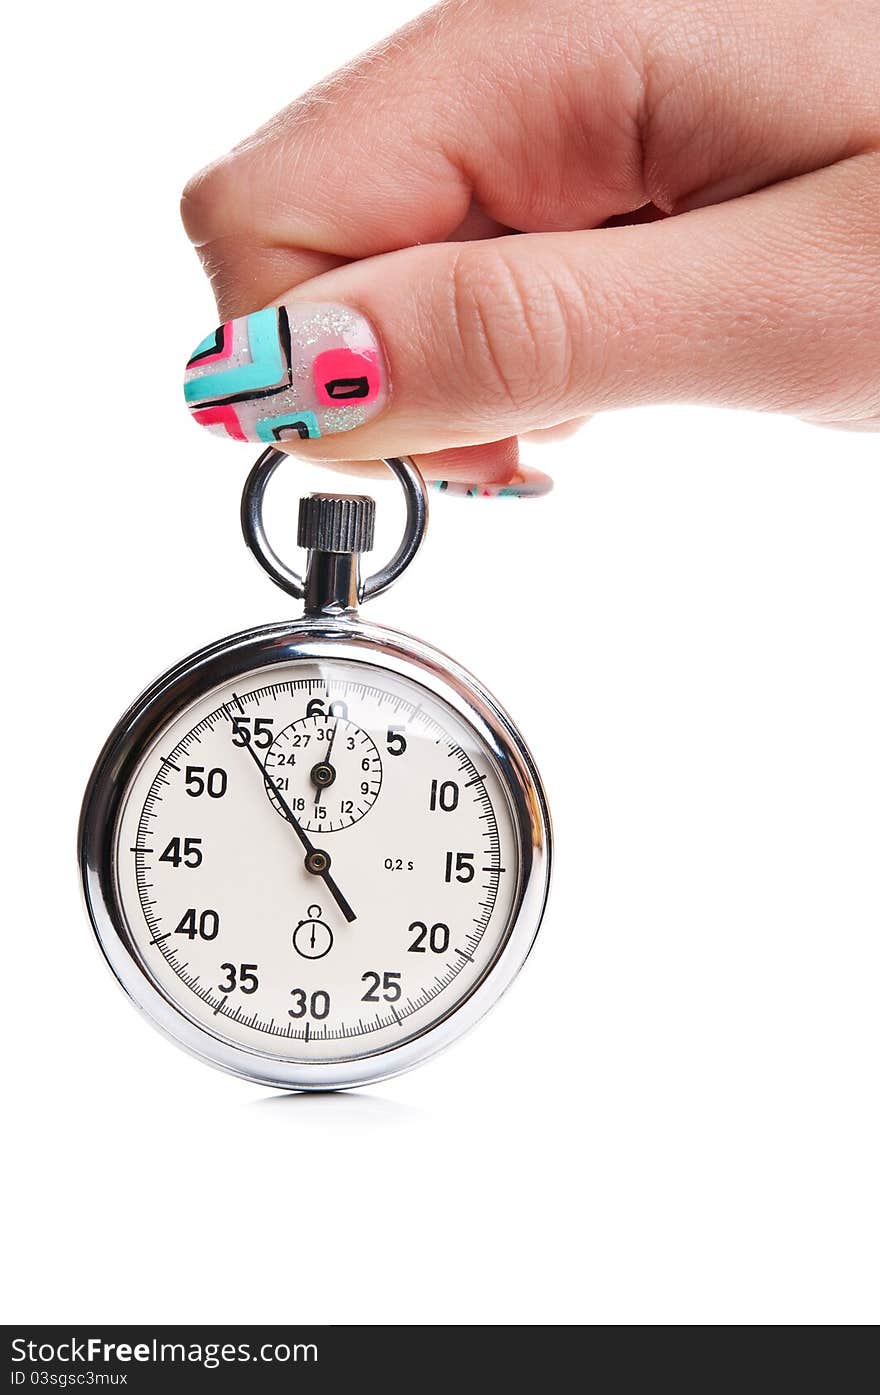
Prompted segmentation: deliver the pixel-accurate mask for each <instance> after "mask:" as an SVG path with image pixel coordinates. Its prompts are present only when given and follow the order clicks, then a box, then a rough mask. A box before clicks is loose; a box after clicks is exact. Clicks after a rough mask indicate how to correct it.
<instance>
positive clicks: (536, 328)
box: [188, 156, 880, 458]
mask: <svg viewBox="0 0 880 1395" xmlns="http://www.w3.org/2000/svg"><path fill="white" fill-rule="evenodd" d="M878 192H880V156H863V157H858V158H856V159H854V160H851V161H848V162H846V163H845V164H843V165H839V166H836V167H834V168H832V169H828V170H823V171H820V172H818V173H816V174H813V175H810V176H808V177H804V178H801V179H797V180H792V181H790V182H788V183H786V184H785V185H781V186H778V187H776V188H774V189H771V190H765V191H762V192H760V193H757V194H753V195H749V196H748V197H746V198H743V199H738V200H734V201H733V202H731V203H728V204H725V205H721V206H718V207H713V208H707V209H701V210H697V211H695V212H692V213H687V214H682V215H681V216H680V217H677V218H674V219H667V220H665V221H663V222H659V223H653V224H646V225H642V226H634V227H625V228H615V229H607V230H604V229H603V230H596V231H593V232H587V233H564V234H546V235H535V236H533V237H529V238H497V239H493V240H491V241H487V242H476V243H463V244H455V245H452V244H449V245H438V246H434V247H419V248H411V249H408V250H406V251H404V252H397V253H391V254H389V255H388V256H387V257H385V258H383V259H382V260H381V262H370V263H357V264H351V265H348V266H344V267H339V268H338V269H337V270H335V271H332V272H329V273H327V274H326V275H325V276H323V277H320V278H318V280H316V281H313V282H310V283H309V285H308V286H307V287H301V288H299V289H296V290H293V291H292V292H291V293H290V294H289V295H288V296H286V297H285V307H286V308H285V314H286V315H287V316H288V317H289V319H290V322H291V324H292V325H294V326H296V327H297V328H296V329H295V331H294V333H293V339H292V341H291V342H292V346H293V357H292V360H291V367H290V379H291V383H292V384H293V386H292V387H290V388H289V389H288V387H287V386H286V385H285V384H284V383H280V385H279V387H278V388H277V390H276V388H274V387H272V386H270V387H269V388H268V392H269V396H258V397H257V398H255V399H248V400H241V401H238V402H236V403H235V404H234V407H235V411H236V412H237V413H238V418H237V429H238V430H239V431H240V433H241V434H242V435H243V436H244V437H246V438H247V439H256V440H262V441H269V440H270V438H271V436H272V434H273V432H276V431H277V432H280V433H282V434H283V433H285V432H286V433H287V436H288V439H290V436H291V431H292V434H293V436H294V438H295V439H296V441H297V444H298V445H299V439H298V438H299V437H300V436H305V435H309V436H312V437H314V438H316V439H313V440H311V441H310V442H309V449H310V451H311V452H312V453H313V454H316V455H324V456H329V457H333V458H338V457H339V456H340V455H341V454H343V453H344V454H345V455H346V456H349V455H350V456H352V457H356V458H371V457H378V456H388V455H399V454H405V453H408V452H421V453H427V452H431V451H435V450H440V449H448V448H449V447H451V446H458V445H474V444H477V443H479V442H483V441H491V440H495V439H497V438H498V437H504V436H512V435H514V434H519V433H521V432H523V431H529V430H533V429H535V428H540V427H547V426H555V425H557V424H559V423H560V422H563V421H567V420H569V419H570V418H571V417H573V416H577V415H581V414H583V413H589V412H592V411H597V410H601V409H605V408H609V407H620V406H630V405H634V404H637V403H641V402H669V401H699V402H716V403H723V404H726V405H730V406H742V407H752V408H758V409H763V410H781V411H788V412H796V413H799V414H810V415H812V416H813V417H820V418H827V419H844V420H859V419H865V420H867V419H868V418H871V417H876V416H877V415H878V412H880V396H878V394H880V337H878V335H877V333H876V325H877V323H878V315H880V275H878V267H880V231H878V224H877V219H876V206H877V196H878ZM318 296H320V297H326V302H327V303H326V305H325V307H324V309H323V310H316V308H315V303H314V302H315V298H316V297H318ZM340 307H342V308H341V309H340ZM348 307H356V310H352V311H350V310H349V308H348ZM266 313H269V314H270V316H271V313H275V312H266ZM349 314H351V315H352V316H354V319H353V320H348V319H346V318H345V317H346V315H349ZM254 319H255V317H254V316H251V317H248V319H247V320H244V321H236V322H234V325H235V344H234V346H233V352H234V353H238V354H240V360H239V363H240V365H243V366H244V367H245V368H248V369H249V368H250V366H251V365H249V364H248V363H247V353H248V349H247V342H246V340H247V327H248V324H249V323H250V321H252V320H254ZM352 325H354V328H352ZM303 326H304V328H303ZM340 326H342V329H339V327H340ZM817 326H820V327H821V332H817ZM328 327H329V328H328ZM377 327H378V328H377ZM337 330H338V331H339V334H342V335H343V338H344V335H345V334H349V335H350V336H351V337H350V339H349V341H348V348H347V349H346V348H345V347H344V346H343V349H342V350H340V345H341V344H342V340H341V339H338V342H337V341H333V342H334V344H335V348H334V347H331V348H329V349H328V347H327V345H328V339H327V337H326V335H328V334H329V335H330V337H331V339H332V335H333V334H336V333H337ZM331 331H332V333H331ZM358 336H362V337H361V338H358ZM205 342H206V343H207V342H208V341H205ZM338 352H348V353H351V354H353V355H354V357H353V358H352V359H347V358H345V357H342V358H340V359H337V358H336V357H335V354H336V353H338ZM358 355H360V359H358ZM368 355H373V357H368ZM361 361H362V363H363V365H364V366H363V369H362V371H361V370H359V368H358V363H359V362H361ZM337 362H338V363H339V364H340V365H342V366H344V367H345V368H346V370H347V371H346V372H345V374H344V375H343V376H342V377H340V378H339V379H337V380H332V381H331V380H329V379H328V378H327V371H329V370H330V369H332V368H333V367H334V365H336V363H337ZM191 371H192V370H191ZM196 371H198V370H196ZM211 371H213V370H212V369H209V370H208V374H210V372H211ZM273 371H274V368H273ZM358 371H361V377H360V378H358V377H357V373H358ZM224 381H227V383H228V380H224ZM339 383H341V384H342V385H343V386H342V389H339V387H338V384H339ZM203 384H204V386H203V387H202V388H200V389H197V390H198V391H201V392H202V393H203V394H204V395H205V397H206V398H210V395H211V393H212V392H214V393H215V395H216V387H215V386H212V382H211V380H210V376H208V377H206V378H204V379H203ZM351 384H355V387H354V388H353V389H351V390H353V391H360V390H361V389H363V394H364V395H363V397H362V399H360V405H356V406H354V407H352V405H351V404H349V407H348V409H347V410H348V411H349V413H350V414H349V415H347V416H345V417H340V416H339V415H338V408H336V407H334V406H330V407H328V406H326V405H323V404H325V403H326V402H331V403H332V402H334V401H335V400H336V398H335V394H336V393H337V391H338V390H342V391H348V390H349V387H350V385H351ZM192 387H193V385H192V383H190V384H188V391H189V390H190V389H192ZM273 394H274V395H273ZM285 394H287V395H286V396H285ZM288 403H289V405H287V404H288ZM267 404H274V405H271V406H269V405H267ZM279 405H281V406H282V408H283V410H277V408H278V406H279ZM303 409H305V411H304V410H303ZM285 412H287V413H288V416H290V414H291V413H292V414H293V416H294V417H295V416H296V414H297V413H298V414H299V418H300V420H299V422H298V423H297V425H296V426H295V427H294V428H289V427H288V426H285V425H284V421H285V415H284V414H285ZM306 416H307V417H308V420H309V423H310V426H309V429H308V430H305V429H301V428H302V427H303V420H304V419H305V417H306ZM273 422H274V423H276V424H277V425H274V426H273ZM215 425H216V423H215ZM340 426H343V427H344V426H348V427H350V428H351V434H350V435H349V436H347V437H345V438H343V437H341V436H339V435H333V434H332V433H333V432H335V431H338V430H339V428H340ZM221 429H222V428H221ZM276 439H277V437H276ZM303 444H304V442H303Z"/></svg>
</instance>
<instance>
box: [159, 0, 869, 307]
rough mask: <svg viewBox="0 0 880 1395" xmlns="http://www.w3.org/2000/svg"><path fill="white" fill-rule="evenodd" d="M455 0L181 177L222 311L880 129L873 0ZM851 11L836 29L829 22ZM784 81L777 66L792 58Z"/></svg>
mask: <svg viewBox="0 0 880 1395" xmlns="http://www.w3.org/2000/svg"><path fill="white" fill-rule="evenodd" d="M827 13H828V11H827V6H823V5H822V4H821V3H820V0H780V3H778V4H775V5H773V6H768V7H763V8H762V10H761V11H760V14H759V15H758V12H757V11H756V8H755V6H754V4H749V3H745V0H741V3H739V4H733V5H732V4H731V3H730V0H667V3H665V4H660V5H651V6H645V5H644V4H643V3H642V0H618V2H617V3H615V4H613V5H611V4H609V3H608V0H605V3H602V0H503V3H501V2H500V0H465V3H462V2H461V0H447V3H445V4H442V5H440V6H438V7H437V8H436V9H434V10H431V11H429V12H428V13H427V14H426V15H424V16H422V17H421V18H420V19H418V20H416V21H414V22H413V23H412V24H411V25H409V26H407V27H406V28H405V29H403V30H401V31H400V32H399V33H398V34H396V35H395V36H394V37H393V38H392V39H390V40H389V41H388V42H387V43H386V44H384V45H381V46H380V47H379V48H377V49H375V50H373V51H372V52H370V53H368V54H367V55H365V56H364V57H363V58H361V59H359V60H358V61H357V62H356V63H354V64H352V65H351V66H349V67H347V68H346V69H344V70H343V71H342V72H341V73H339V74H338V75H336V76H335V77H333V78H331V79H330V80H329V81H327V82H325V83H323V84H321V85H320V86H319V87H317V88H315V89H314V90H313V91H312V92H310V93H308V94H306V96H304V97H302V98H300V99H299V100H297V101H295V102H294V103H293V104H292V105H291V106H290V107H288V108H287V109H286V111H284V112H282V113H281V114H280V115H279V116H278V117H276V118H275V119H274V120H273V121H271V122H270V123H269V124H268V125H267V126H266V127H264V128H263V129H262V130H261V131H258V132H257V133H256V134H255V135H254V136H252V137H251V138H250V139H249V140H247V141H246V142H245V143H244V144H243V145H242V146H240V147H239V148H238V149H236V150H235V151H233V152H232V153H231V154H230V155H228V156H226V157H224V158H223V159H222V160H220V161H218V162H217V163H216V164H214V165H212V166H210V167H209V168H208V169H207V170H206V171H203V172H202V173H201V174H200V175H197V176H196V177H195V178H194V179H193V180H192V181H191V182H190V184H189V185H188V186H187V189H186V192H185V194H184V198H183V216H184V221H185V223H186V226H187V230H188V232H189V234H190V236H191V237H192V239H193V240H194V241H195V242H196V243H197V244H198V245H199V248H200V253H201V255H202V258H203V261H204V264H205V267H206V270H207V271H208V273H209V275H210V276H211V278H212V281H213V283H214V288H215V294H216V296H217V301H218V308H219V310H220V314H221V317H222V318H228V317H232V316H235V315H239V314H241V313H243V312H246V311H248V310H253V309H256V308H258V307H260V306H263V305H265V304H268V303H270V302H271V301H272V300H274V299H276V298H277V297H279V296H280V295H281V294H282V293H283V292H285V291H287V290H289V289H290V288H291V287H292V286H295V285H298V284H299V283H301V282H302V281H304V280H306V279H308V278H309V277H312V276H314V275H316V274H318V273H319V272H323V271H326V270H328V269H330V268H332V267H333V266H336V265H338V264H339V263H340V262H342V261H348V260H353V259H358V258H363V257H370V256H373V255H376V254H379V253H383V252H389V251H393V250H397V249H399V248H402V247H406V246H411V245H414V244H417V243H423V242H440V241H443V240H445V239H447V238H449V237H452V236H454V235H455V234H456V230H457V229H458V228H459V227H460V226H461V225H462V223H463V222H464V221H465V220H466V219H467V218H468V215H469V210H471V209H473V208H474V206H476V207H478V208H479V210H481V211H482V215H483V216H484V218H485V220H486V222H485V227H486V230H489V231H497V230H498V229H515V230H519V231H526V232H550V231H568V230H574V229H583V228H591V227H595V226H597V225H599V224H601V223H602V222H604V221H605V220H607V219H608V218H610V217H612V216H620V215H625V214H627V213H629V212H632V211H634V210H636V209H638V208H640V207H642V206H644V205H646V204H649V203H654V204H655V205H657V207H658V208H660V209H662V210H663V211H665V212H675V211H677V210H678V209H680V208H684V207H693V206H694V205H695V204H698V203H704V202H710V201H718V200H721V199H726V198H730V197H733V196H735V195H738V194H741V193H745V192H749V191H750V190H752V189H755V188H757V187H760V186H763V185H766V184H768V183H772V182H774V181H775V180H778V179H782V178H787V177H789V176H791V175H793V174H798V173H804V172H806V171H808V170H812V169H815V168H818V167H821V166H823V165H827V164H830V163H833V162H835V161H837V160H839V159H843V158H845V157H846V156H848V155H851V154H854V153H856V152H858V151H859V150H860V149H861V148H865V147H867V146H868V145H869V144H871V143H873V142H874V141H876V138H877V130H876V127H877V116H876V113H877V72H876V68H875V66H874V65H873V64H872V54H873V53H874V52H875V51H876V27H877V18H876V5H875V4H874V3H873V0H851V3H850V4H849V5H848V6H847V8H846V16H845V19H840V18H839V19H835V21H834V22H835V24H836V25H838V26H839V27H840V28H841V33H840V35H839V41H836V42H835V41H834V35H833V34H832V33H831V32H829V28H828V24H827V22H825V21H823V16H825V17H827ZM835 32H836V31H835ZM780 55H782V56H783V57H784V60H785V73H786V80H785V83H784V84H782V83H780V81H779V57H780Z"/></svg>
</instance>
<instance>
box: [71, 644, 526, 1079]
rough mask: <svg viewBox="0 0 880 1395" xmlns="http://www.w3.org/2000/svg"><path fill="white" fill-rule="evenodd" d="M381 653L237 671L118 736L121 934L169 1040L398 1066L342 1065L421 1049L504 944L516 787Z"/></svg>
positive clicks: (517, 851)
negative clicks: (143, 739)
mask: <svg viewBox="0 0 880 1395" xmlns="http://www.w3.org/2000/svg"><path fill="white" fill-rule="evenodd" d="M400 668H401V666H400V665H398V669H397V671H396V670H395V669H394V668H393V667H389V666H386V664H384V663H378V662H364V661H360V660H358V661H354V660H352V659H351V658H348V657H332V656H325V657H297V658H296V659H294V660H292V661H287V662H281V663H278V662H275V663H273V664H272V665H271V666H267V667H263V668H261V669H256V670H250V671H245V672H243V673H239V674H236V675H233V676H232V677H230V678H227V679H226V681H224V682H223V683H222V684H219V685H215V686H213V687H212V688H211V690H210V691H207V692H204V693H203V694H202V695H199V696H195V697H192V698H191V699H190V701H189V702H187V703H186V704H184V705H183V706H182V707H181V708H180V710H178V711H177V713H176V714H175V715H174V716H173V717H171V718H170V719H169V720H167V721H166V722H165V723H164V725H162V726H161V728H160V729H158V730H156V731H154V732H153V733H152V737H151V740H150V741H149V743H148V744H146V745H145V747H144V749H142V750H140V751H135V752H134V753H133V757H132V760H131V761H130V771H129V773H128V775H127V778H126V782H125V788H124V790H122V791H119V792H118V794H119V798H118V808H117V813H116V818H115V829H114V831H113V833H112V868H113V881H114V897H115V902H116V910H117V913H118V916H119V918H120V919H121V921H122V922H123V926H122V938H123V939H124V940H125V942H126V948H127V951H128V954H129V956H130V959H131V960H132V961H134V963H135V964H136V966H137V970H138V972H139V974H140V975H141V976H142V978H143V979H144V980H146V981H147V983H148V984H149V985H151V988H152V990H154V991H155V993H156V994H157V995H158V996H159V997H160V998H161V1000H162V1003H163V1011H162V1015H163V1016H164V1021H163V1023H162V1025H164V1026H166V1028H167V1027H168V1026H169V1013H171V1014H176V1015H177V1017H178V1018H179V1019H180V1021H181V1022H184V1021H185V1022H186V1023H187V1024H189V1026H188V1028H187V1032H186V1034H185V1035H186V1037H187V1040H186V1044H187V1045H190V1046H191V1047H193V1049H196V1050H198V1051H200V1052H201V1054H204V1055H207V1056H209V1057H211V1058H212V1059H215V1060H217V1061H218V1063H220V1064H225V1065H227V1066H229V1067H230V1068H232V1069H237V1070H239V1071H240V1072H241V1073H244V1074H252V1075H255V1076H256V1077H257V1078H271V1079H277V1080H278V1081H279V1083H280V1082H281V1081H285V1082H287V1083H300V1084H320V1083H322V1082H323V1081H324V1079H325V1078H326V1079H330V1080H331V1082H332V1083H354V1082H356V1081H357V1080H359V1079H363V1078H366V1077H367V1076H368V1075H369V1074H371V1073H374V1074H375V1075H377V1076H378V1075H381V1074H386V1073H392V1071H393V1070H394V1069H398V1068H405V1065H406V1064H408V1061H406V1060H403V1061H402V1062H401V1064H400V1065H396V1064H390V1065H388V1066H387V1068H386V1067H377V1068H375V1070H374V1071H372V1070H370V1069H368V1070H367V1071H366V1072H365V1071H364V1069H358V1068H357V1063H358V1062H361V1063H364V1062H368V1061H375V1060H376V1059H377V1058H382V1057H383V1056H384V1055H386V1054H388V1055H390V1056H392V1057H394V1056H401V1055H402V1056H403V1057H406V1055H407V1048H408V1046H409V1047H410V1048H411V1047H412V1044H413V1043H416V1042H421V1043H422V1045H421V1046H417V1047H416V1048H415V1053H414V1054H415V1055H423V1054H430V1051H431V1050H433V1049H434V1047H433V1045H432V1044H431V1041H430V1038H431V1034H432V1033H434V1032H436V1031H437V1030H438V1028H439V1027H440V1024H442V1023H444V1022H448V1021H449V1020H450V1019H451V1018H454V1017H455V1014H456V1013H457V1012H458V1011H460V1010H461V1008H462V1006H463V1005H464V1004H465V1003H468V1002H469V1001H470V1000H471V999H472V998H473V997H474V996H475V995H478V994H479V990H480V987H481V985H482V984H483V983H484V981H485V980H486V979H487V977H488V976H490V974H491V971H492V970H493V968H494V967H495V966H496V965H497V964H498V962H499V960H500V959H501V958H502V957H503V955H504V952H505V949H506V947H507V945H508V944H509V941H510V938H511V934H512V930H513V928H514V925H515V923H516V921H517V916H518V914H519V913H520V911H521V909H522V901H523V885H524V877H523V873H524V871H525V870H526V868H525V864H526V863H529V862H530V861H531V859H532V857H533V855H534V847H533V846H532V843H533V840H532V838H531V836H530V835H529V833H528V830H527V829H525V828H524V821H523V816H522V807H523V806H522V799H521V791H517V790H515V789H513V788H512V785H511V773H510V769H509V768H507V766H506V761H505V755H504V752H503V750H500V749H499V748H498V746H497V745H496V743H495V742H494V741H493V740H491V739H489V738H488V737H487V734H486V731H485V730H483V731H481V730H480V724H479V723H476V722H474V721H471V720H469V718H468V715H467V706H466V705H463V704H462V701H461V699H460V697H459V698H458V699H457V700H456V702H455V703H452V702H450V701H447V700H445V699H444V696H443V695H442V691H438V688H439V689H441V690H442V687H443V684H442V682H441V683H439V684H438V682H437V680H436V679H434V680H433V681H432V684H431V687H429V686H426V685H425V684H424V683H422V682H420V681H419V680H418V678H417V677H414V676H413V674H412V672H410V673H406V672H403V671H399V670H400ZM98 928H99V934H101V935H102V939H106V936H105V935H104V934H102V931H101V928H100V926H99V927H98ZM536 928H537V926H536V925H532V926H531V927H530V928H529V930H528V943H530V942H531V938H532V937H533V935H534V931H535V930H536ZM522 933H523V932H522V929H520V935H521V936H522ZM106 947H107V946H106V943H105V948H106ZM524 956H525V951H524V950H523V949H522V948H521V950H520V953H519V958H520V959H521V958H523V957H524ZM110 957H111V962H113V960H114V957H116V956H115V954H113V955H111V956H110ZM515 967H518V963H517V965H516V966H515ZM514 971H515V969H514ZM128 974H129V978H128V982H127V986H128V987H129V988H131V980H130V966H129V970H128ZM509 976H511V974H510V973H507V972H505V973H502V974H501V975H500V978H501V979H503V980H504V981H505V982H506V980H507V978H508V977H509ZM500 986H501V987H503V986H504V983H503V982H502V983H501V985H500ZM498 991H500V989H499V990H498ZM135 996H138V994H137V993H135ZM146 1005H147V1007H148V1010H150V1004H149V1003H147V1004H146ZM487 1005H488V1003H484V1004H483V1006H482V1008H481V1011H482V1010H484V1008H485V1006H487ZM154 1015H155V1014H154ZM171 1030H172V1033H173V1034H175V1035H178V1036H179V1035H180V1033H179V1032H177V1031H175V1029H174V1027H173V1026H172V1028H171ZM438 1044H442V1043H439V1042H438ZM224 1045H225V1046H228V1048H229V1053H228V1054H227V1055H226V1056H225V1058H224V1051H223V1047H224ZM242 1052H244V1053H250V1058H251V1060H250V1066H249V1067H248V1066H247V1065H245V1066H242V1059H243V1057H242V1054H241V1053H242ZM411 1054H413V1053H412V1051H411ZM257 1058H262V1059H264V1060H265V1059H268V1060H269V1061H270V1062H271V1061H276V1062H278V1063H294V1065H296V1064H297V1063H298V1064H299V1065H300V1066H302V1067H303V1070H302V1072H301V1073H300V1075H297V1073H296V1070H294V1073H293V1075H291V1074H290V1073H285V1072H284V1071H283V1070H281V1071H279V1070H274V1071H273V1068H272V1067H271V1065H270V1066H269V1067H268V1068H264V1069H261V1068H259V1067H256V1066H255V1064H254V1063H255V1061H256V1059H257ZM334 1063H336V1065H337V1066H338V1069H336V1070H335V1071H333V1070H332V1069H331V1070H330V1072H329V1075H328V1071H327V1070H326V1069H325V1070H324V1072H323V1074H322V1070H321V1068H322V1066H323V1067H332V1066H333V1065H334ZM340 1063H349V1064H347V1065H343V1064H340ZM352 1063H353V1064H352ZM312 1068H314V1074H313V1075H312V1074H310V1070H311V1069H312Z"/></svg>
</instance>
